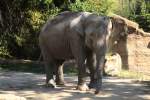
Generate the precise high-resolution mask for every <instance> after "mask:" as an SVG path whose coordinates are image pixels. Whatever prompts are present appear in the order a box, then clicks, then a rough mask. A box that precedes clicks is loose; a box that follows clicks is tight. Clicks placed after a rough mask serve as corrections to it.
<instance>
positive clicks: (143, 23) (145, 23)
mask: <svg viewBox="0 0 150 100" xmlns="http://www.w3.org/2000/svg"><path fill="white" fill-rule="evenodd" d="M130 19H132V20H134V21H136V22H138V23H139V25H140V28H142V29H144V31H146V32H150V13H149V14H143V15H136V16H132V17H131V16H130Z"/></svg>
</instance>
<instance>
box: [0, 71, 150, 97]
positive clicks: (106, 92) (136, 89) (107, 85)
mask: <svg viewBox="0 0 150 100" xmlns="http://www.w3.org/2000/svg"><path fill="white" fill-rule="evenodd" d="M44 80H45V76H44V75H43V74H33V73H24V72H12V71H9V72H6V71H2V72H0V100H150V86H147V85H145V84H141V83H139V82H136V80H133V79H121V78H117V77H105V78H104V79H103V91H102V93H101V94H99V95H94V94H93V92H90V91H88V92H81V91H78V90H75V87H76V83H77V76H68V75H65V80H66V81H67V84H66V86H65V87H57V88H56V89H51V88H46V87H45V86H44ZM87 80H88V79H87ZM87 82H88V81H87Z"/></svg>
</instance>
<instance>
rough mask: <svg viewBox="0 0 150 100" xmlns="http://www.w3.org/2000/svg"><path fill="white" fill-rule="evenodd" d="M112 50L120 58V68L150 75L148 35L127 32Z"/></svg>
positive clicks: (149, 38)
mask: <svg viewBox="0 0 150 100" xmlns="http://www.w3.org/2000/svg"><path fill="white" fill-rule="evenodd" d="M114 50H115V51H116V52H118V53H119V54H120V56H121V59H122V68H123V69H129V70H132V71H138V72H144V73H146V74H149V75H150V37H144V36H142V35H137V34H134V33H133V34H129V35H128V37H126V38H123V39H120V41H118V44H117V45H115V47H114Z"/></svg>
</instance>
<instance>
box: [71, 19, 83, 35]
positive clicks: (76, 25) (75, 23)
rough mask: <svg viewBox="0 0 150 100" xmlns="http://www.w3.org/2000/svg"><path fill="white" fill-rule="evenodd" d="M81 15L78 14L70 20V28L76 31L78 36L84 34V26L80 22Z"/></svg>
mask: <svg viewBox="0 0 150 100" xmlns="http://www.w3.org/2000/svg"><path fill="white" fill-rule="evenodd" d="M81 17H82V16H79V17H77V18H75V19H73V20H72V21H71V22H70V28H71V30H72V31H73V32H76V33H78V34H79V35H80V36H82V37H83V36H84V27H83V23H82V18H81Z"/></svg>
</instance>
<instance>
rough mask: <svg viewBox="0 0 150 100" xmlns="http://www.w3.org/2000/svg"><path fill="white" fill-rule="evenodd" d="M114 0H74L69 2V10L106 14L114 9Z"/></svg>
mask: <svg viewBox="0 0 150 100" xmlns="http://www.w3.org/2000/svg"><path fill="white" fill-rule="evenodd" d="M115 2H116V0H83V1H80V0H76V2H75V3H72V4H70V6H69V8H70V10H71V11H88V12H92V13H96V14H99V15H107V14H109V13H110V12H111V11H113V10H115V9H116V8H115V6H114V4H115Z"/></svg>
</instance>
